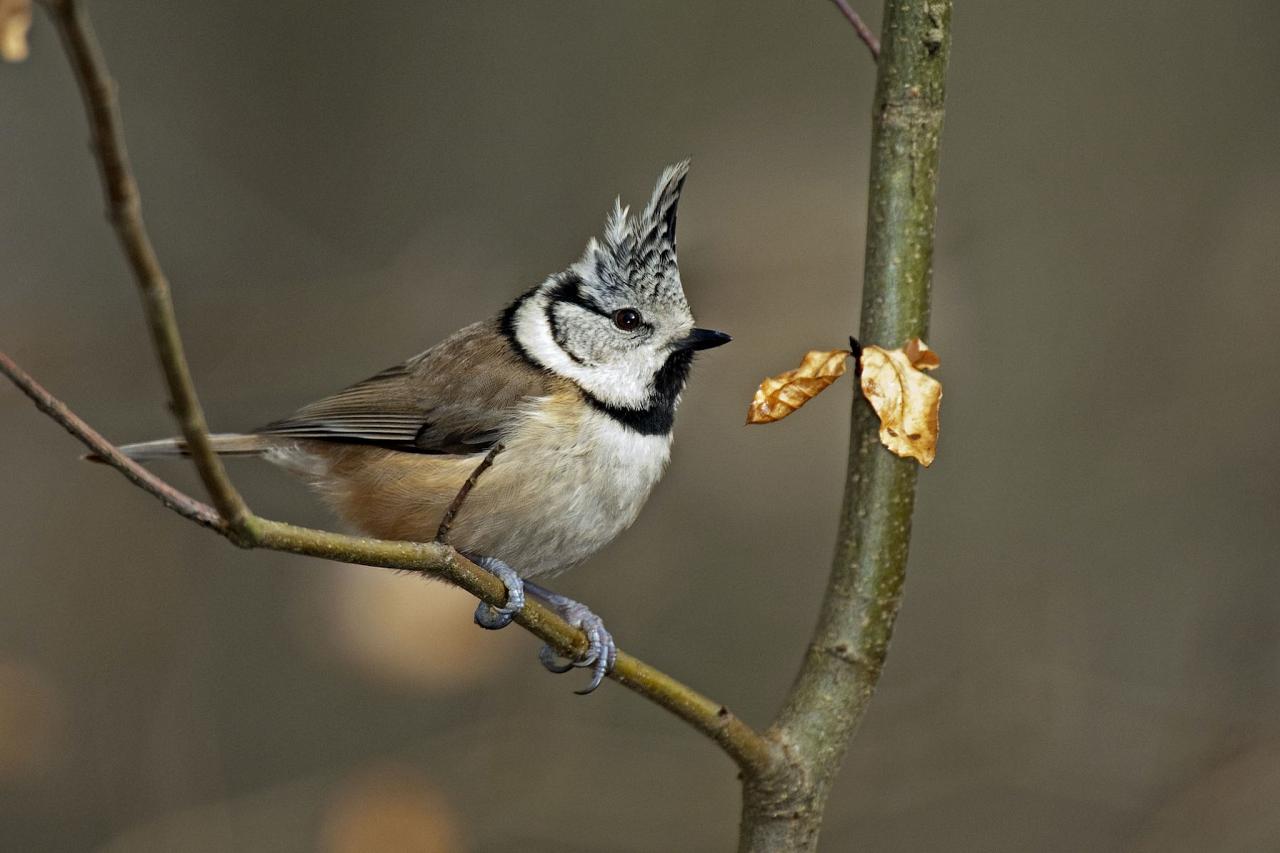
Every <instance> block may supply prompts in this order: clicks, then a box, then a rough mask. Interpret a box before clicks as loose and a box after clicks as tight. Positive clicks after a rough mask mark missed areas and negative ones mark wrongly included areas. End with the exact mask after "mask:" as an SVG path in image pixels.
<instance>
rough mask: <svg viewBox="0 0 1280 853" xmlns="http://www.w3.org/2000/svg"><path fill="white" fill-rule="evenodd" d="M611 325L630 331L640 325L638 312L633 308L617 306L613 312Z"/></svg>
mask: <svg viewBox="0 0 1280 853" xmlns="http://www.w3.org/2000/svg"><path fill="white" fill-rule="evenodd" d="M613 325H615V326H617V327H618V328H619V329H621V330H622V331H624V332H630V331H631V330H632V329H634V328H635V327H636V326H639V325H640V312H639V311H637V310H636V309H634V308H619V309H618V310H617V311H614V312H613Z"/></svg>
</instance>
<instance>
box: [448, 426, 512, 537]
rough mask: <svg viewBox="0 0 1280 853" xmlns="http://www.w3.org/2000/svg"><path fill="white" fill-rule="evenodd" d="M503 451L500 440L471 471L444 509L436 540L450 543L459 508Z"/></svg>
mask: <svg viewBox="0 0 1280 853" xmlns="http://www.w3.org/2000/svg"><path fill="white" fill-rule="evenodd" d="M501 452H502V442H498V443H497V444H495V445H494V446H493V449H491V450H490V451H489V452H488V453H486V454H485V455H484V458H483V459H481V460H480V464H479V465H477V466H476V468H475V470H474V471H472V472H471V476H469V477H467V479H466V481H465V482H464V483H463V484H462V488H460V489H458V493H457V494H456V495H454V497H453V500H452V501H451V502H450V504H449V508H448V509H446V510H445V511H444V515H443V516H442V517H441V518H440V527H439V529H437V530H436V541H437V542H440V543H442V544H445V545H447V544H448V543H449V530H450V529H451V528H452V527H453V520H454V519H455V518H457V516H458V510H460V509H462V504H463V503H464V502H465V501H466V499H467V496H468V495H470V494H471V490H472V489H474V488H475V487H476V483H477V482H479V480H480V476H481V475H482V474H484V472H485V471H488V470H489V466H490V465H492V464H493V460H494V459H496V458H497V456H498V454H499V453H501Z"/></svg>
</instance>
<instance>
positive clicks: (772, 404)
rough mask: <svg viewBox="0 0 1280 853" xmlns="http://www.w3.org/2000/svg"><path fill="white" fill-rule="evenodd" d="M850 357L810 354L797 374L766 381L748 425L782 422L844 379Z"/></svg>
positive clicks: (835, 353)
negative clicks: (831, 385)
mask: <svg viewBox="0 0 1280 853" xmlns="http://www.w3.org/2000/svg"><path fill="white" fill-rule="evenodd" d="M850 355H851V353H850V352H849V350H847V349H836V350H810V351H809V352H807V353H805V356H804V360H803V361H801V362H800V366H799V367H797V368H796V369H795V370H788V371H787V372H786V373H780V374H778V375H777V376H770V377H769V378H767V379H765V380H764V381H763V382H761V383H760V387H759V388H757V389H756V396H755V399H754V400H752V401H751V407H750V408H749V409H747V423H749V424H771V423H773V422H774V421H780V420H782V419H783V418H785V417H786V416H787V415H789V414H791V413H792V412H794V411H795V410H796V409H798V408H800V407H801V406H803V405H804V404H805V403H807V402H809V401H810V400H812V399H813V398H814V397H816V396H818V394H820V393H822V392H823V391H824V390H826V388H827V386H829V385H830V384H831V383H832V382H835V381H836V380H837V379H839V378H840V377H841V376H843V375H844V372H845V368H846V366H847V365H846V359H848V357H849V356H850Z"/></svg>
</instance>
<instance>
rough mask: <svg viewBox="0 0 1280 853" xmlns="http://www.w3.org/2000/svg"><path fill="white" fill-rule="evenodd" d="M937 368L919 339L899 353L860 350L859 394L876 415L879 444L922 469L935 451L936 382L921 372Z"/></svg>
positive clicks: (872, 348)
mask: <svg viewBox="0 0 1280 853" xmlns="http://www.w3.org/2000/svg"><path fill="white" fill-rule="evenodd" d="M939 364H941V361H940V360H939V359H938V355H937V353H935V352H934V351H933V350H931V349H929V347H928V346H927V345H926V344H925V342H924V341H922V340H920V339H919V338H912V339H911V340H910V341H907V344H906V346H904V347H902V348H901V349H895V350H886V349H882V348H881V347H877V346H868V347H864V348H863V350H862V393H863V396H865V397H866V398H867V401H868V402H870V403H871V407H872V408H873V409H875V412H876V414H877V415H879V417H880V443H881V444H883V445H884V446H885V447H887V448H889V450H891V451H893V452H894V453H896V454H898V455H899V456H902V457H910V458H912V459H916V460H918V461H919V462H920V464H921V465H924V466H926V467H927V466H928V465H929V464H930V463H932V462H933V457H934V454H935V453H936V451H937V447H938V407H939V405H941V403H942V383H940V382H938V380H936V379H934V378H933V377H931V376H926V375H925V374H924V373H923V372H922V371H924V370H932V369H933V368H935V367H937V366H938V365H939Z"/></svg>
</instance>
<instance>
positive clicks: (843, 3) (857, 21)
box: [831, 0, 880, 62]
mask: <svg viewBox="0 0 1280 853" xmlns="http://www.w3.org/2000/svg"><path fill="white" fill-rule="evenodd" d="M831 2H832V3H835V4H836V8H837V9H839V10H840V14H842V15H844V16H845V18H846V19H847V20H848V21H849V23H851V24H853V30H854V32H856V33H857V34H858V38H860V39H862V43H863V44H865V45H866V46H867V50H869V51H871V57H872V58H873V59H875V60H876V61H877V62H878V61H880V40H879V39H878V38H876V34H875V33H873V32H871V28H870V27H868V26H867V24H866V22H865V21H863V20H862V17H861V16H860V15H859V14H858V13H857V12H855V11H853V7H852V6H850V5H849V3H848V0H831Z"/></svg>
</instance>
